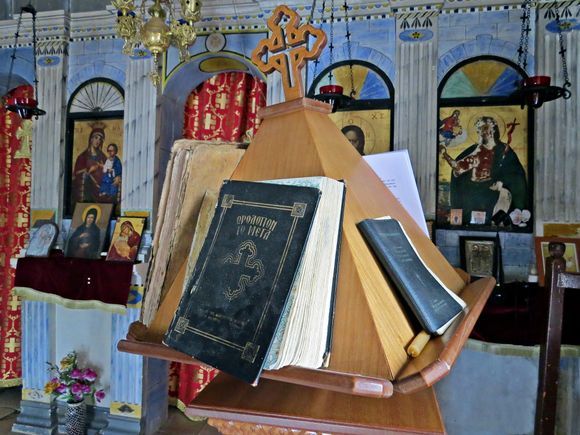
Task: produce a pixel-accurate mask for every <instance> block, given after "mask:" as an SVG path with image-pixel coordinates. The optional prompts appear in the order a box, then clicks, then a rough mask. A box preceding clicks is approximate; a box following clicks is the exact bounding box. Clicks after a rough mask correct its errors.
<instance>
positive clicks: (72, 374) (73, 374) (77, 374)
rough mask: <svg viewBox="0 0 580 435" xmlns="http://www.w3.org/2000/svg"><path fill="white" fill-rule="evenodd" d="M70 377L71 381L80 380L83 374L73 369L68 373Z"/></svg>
mask: <svg viewBox="0 0 580 435" xmlns="http://www.w3.org/2000/svg"><path fill="white" fill-rule="evenodd" d="M70 377H71V378H73V379H82V377H83V372H82V371H80V370H79V369H74V370H73V371H72V372H70Z"/></svg>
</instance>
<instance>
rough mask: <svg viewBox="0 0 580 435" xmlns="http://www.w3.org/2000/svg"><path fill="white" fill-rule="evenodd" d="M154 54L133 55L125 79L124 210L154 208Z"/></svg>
mask: <svg viewBox="0 0 580 435" xmlns="http://www.w3.org/2000/svg"><path fill="white" fill-rule="evenodd" d="M152 68H153V60H152V58H151V57H145V58H138V57H136V58H131V60H130V61H129V62H128V64H127V70H126V72H125V74H126V76H125V77H126V79H125V80H126V81H125V114H124V138H123V143H124V148H123V168H124V173H123V189H122V197H121V204H122V207H123V212H127V211H147V212H149V213H151V211H152V210H153V200H154V198H153V183H154V178H155V171H154V168H155V131H156V130H155V128H156V125H155V120H156V103H157V88H155V86H153V84H152V83H151V80H150V79H149V73H150V71H151V70H152Z"/></svg>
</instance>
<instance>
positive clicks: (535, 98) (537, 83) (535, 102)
mask: <svg viewBox="0 0 580 435" xmlns="http://www.w3.org/2000/svg"><path fill="white" fill-rule="evenodd" d="M531 4H532V0H524V3H523V8H522V10H523V12H522V17H521V20H522V31H521V35H520V45H519V48H518V66H519V67H520V68H522V69H523V70H524V71H525V70H526V68H527V66H528V42H529V35H530V32H531V27H530V14H531ZM554 9H555V19H556V25H557V32H558V43H559V54H560V57H561V59H562V60H561V61H562V73H563V76H564V85H563V86H554V85H552V84H551V81H552V79H551V77H550V76H540V75H534V76H530V77H526V78H525V79H523V80H522V81H521V83H520V85H519V89H518V90H517V91H516V92H515V93H514V95H515V96H516V97H517V98H518V99H519V100H520V101H521V107H522V108H523V107H524V106H525V105H526V104H527V105H529V106H531V107H533V108H534V109H537V108H539V107H541V106H542V104H543V103H545V102H546V101H552V100H556V99H558V98H564V99H565V100H567V99H569V98H570V97H571V96H572V92H570V90H569V89H568V88H569V87H570V86H571V83H570V80H569V76H568V65H567V63H566V48H565V47H564V38H563V36H562V22H561V21H560V13H559V10H558V4H557V3H555V6H554Z"/></svg>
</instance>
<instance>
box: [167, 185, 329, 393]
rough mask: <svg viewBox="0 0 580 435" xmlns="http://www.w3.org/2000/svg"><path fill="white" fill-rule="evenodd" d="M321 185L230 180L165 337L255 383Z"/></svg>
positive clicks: (204, 359)
mask: <svg viewBox="0 0 580 435" xmlns="http://www.w3.org/2000/svg"><path fill="white" fill-rule="evenodd" d="M319 196H320V191H319V190H318V189H314V188H310V187H296V186H281V185H273V184H267V183H253V182H243V181H227V182H224V185H223V187H222V189H221V191H220V196H219V199H218V208H217V210H216V212H215V215H214V218H213V220H212V223H211V226H210V230H209V232H208V236H207V237H206V240H205V242H204V245H203V248H202V250H201V253H200V256H199V260H198V261H197V264H196V266H195V270H194V272H193V278H192V279H191V280H189V281H188V285H187V288H186V290H185V293H184V295H183V297H182V299H181V302H180V305H179V308H178V311H177V313H176V315H175V317H174V319H173V321H172V323H171V325H170V327H169V330H168V333H167V335H166V336H165V339H164V343H165V344H166V345H168V346H170V347H173V348H175V349H177V350H180V351H182V352H185V353H187V354H189V355H191V356H193V357H195V358H197V359H199V360H200V361H202V362H204V363H206V364H209V365H211V366H213V367H215V368H217V369H220V370H222V371H224V372H226V373H229V374H231V375H233V376H236V377H238V378H240V379H242V380H245V381H247V382H250V383H256V382H257V379H258V377H259V375H260V372H261V370H262V367H263V362H264V359H265V356H266V353H267V351H268V348H269V347H270V343H271V342H272V339H273V336H274V332H275V330H276V327H277V326H278V322H279V320H280V315H281V313H282V311H283V309H284V305H285V304H286V300H287V297H288V293H289V290H290V287H291V285H292V281H293V280H294V276H295V273H296V269H297V267H298V263H299V261H300V258H301V255H302V251H303V248H304V245H305V243H306V239H307V237H308V233H309V230H310V226H311V223H312V219H313V217H314V213H315V210H316V206H317V204H318V199H319Z"/></svg>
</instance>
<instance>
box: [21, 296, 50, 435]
mask: <svg viewBox="0 0 580 435" xmlns="http://www.w3.org/2000/svg"><path fill="white" fill-rule="evenodd" d="M21 325H22V326H21V328H22V401H21V402H20V414H19V415H18V417H17V419H16V423H15V424H14V425H13V427H12V430H13V431H15V432H23V433H36V434H47V435H48V434H50V435H52V434H53V433H54V431H55V430H56V426H57V420H56V415H55V413H54V409H53V408H54V401H53V399H52V397H51V396H50V394H46V393H45V392H44V385H45V384H46V382H47V381H48V380H49V373H48V371H47V368H48V366H47V364H46V363H47V361H51V362H52V361H54V360H55V351H54V349H55V345H54V342H55V337H54V333H53V325H54V305H53V304H49V303H47V302H37V301H22V324H21Z"/></svg>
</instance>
